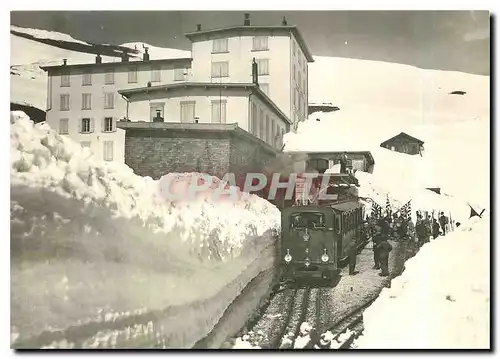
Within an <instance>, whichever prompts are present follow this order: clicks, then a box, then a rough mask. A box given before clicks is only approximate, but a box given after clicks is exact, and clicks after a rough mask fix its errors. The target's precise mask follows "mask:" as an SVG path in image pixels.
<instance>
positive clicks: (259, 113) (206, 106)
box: [119, 82, 291, 150]
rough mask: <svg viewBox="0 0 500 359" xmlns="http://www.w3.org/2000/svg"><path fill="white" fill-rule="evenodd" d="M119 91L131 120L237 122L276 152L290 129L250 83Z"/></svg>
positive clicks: (281, 115)
mask: <svg viewBox="0 0 500 359" xmlns="http://www.w3.org/2000/svg"><path fill="white" fill-rule="evenodd" d="M119 92H120V94H121V95H123V96H124V97H125V98H126V99H127V100H128V101H129V106H128V109H129V112H128V117H129V118H130V119H131V120H132V121H144V122H155V121H161V122H181V123H212V124H221V123H222V124H230V123H231V124H232V123H236V124H237V125H238V127H239V128H241V129H243V130H245V131H247V132H250V133H251V134H253V135H254V136H255V137H257V138H259V139H260V140H262V141H264V142H266V143H267V144H269V145H270V146H272V147H273V148H275V149H278V150H279V149H281V147H282V146H283V136H284V134H285V133H287V132H289V130H290V126H291V121H290V119H289V118H288V117H287V116H286V115H285V114H284V113H283V112H282V111H281V110H280V109H279V108H278V106H277V105H276V104H274V103H273V102H272V101H271V100H270V99H269V97H268V96H267V95H266V94H264V92H262V90H261V89H259V87H258V86H257V85H255V84H252V83H246V84H244V83H228V84H215V83H202V82H186V83H182V84H173V85H162V86H153V87H144V88H136V89H130V90H122V91H119ZM158 116H159V117H158Z"/></svg>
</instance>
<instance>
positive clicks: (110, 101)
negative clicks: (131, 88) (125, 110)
mask: <svg viewBox="0 0 500 359" xmlns="http://www.w3.org/2000/svg"><path fill="white" fill-rule="evenodd" d="M114 107H115V94H114V93H112V92H110V93H105V94H104V108H106V109H110V108H114Z"/></svg>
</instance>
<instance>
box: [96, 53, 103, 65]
mask: <svg viewBox="0 0 500 359" xmlns="http://www.w3.org/2000/svg"><path fill="white" fill-rule="evenodd" d="M95 63H96V64H102V57H101V55H100V54H97V56H96V57H95Z"/></svg>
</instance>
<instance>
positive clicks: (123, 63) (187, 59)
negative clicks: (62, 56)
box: [40, 57, 193, 71]
mask: <svg viewBox="0 0 500 359" xmlns="http://www.w3.org/2000/svg"><path fill="white" fill-rule="evenodd" d="M191 61H193V59H192V58H190V57H179V58H174V59H157V60H148V61H143V60H135V61H117V62H102V63H99V64H97V63H95V62H89V63H86V64H73V65H72V64H68V65H52V66H40V68H41V69H42V70H44V71H51V70H57V69H63V68H64V69H76V68H86V67H91V68H106V67H110V66H111V65H112V66H134V65H139V64H155V65H160V64H168V63H178V62H181V63H185V62H191Z"/></svg>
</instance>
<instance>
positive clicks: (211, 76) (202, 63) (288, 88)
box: [185, 20, 314, 127]
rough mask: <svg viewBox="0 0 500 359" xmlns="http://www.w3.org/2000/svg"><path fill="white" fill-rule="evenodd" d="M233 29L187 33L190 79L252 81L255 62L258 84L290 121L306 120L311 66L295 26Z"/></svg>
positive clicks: (309, 58) (241, 27)
mask: <svg viewBox="0 0 500 359" xmlns="http://www.w3.org/2000/svg"><path fill="white" fill-rule="evenodd" d="M246 23H247V25H243V26H233V27H227V28H221V29H213V30H201V27H200V26H198V31H196V32H191V33H187V34H185V35H186V37H187V38H188V39H189V40H190V41H191V42H192V50H191V52H192V58H193V62H192V70H193V72H192V80H191V81H199V82H216V83H238V82H240V83H248V82H252V60H253V59H254V58H255V60H256V62H257V63H258V65H259V66H258V72H259V79H258V82H259V86H260V87H261V89H262V90H263V91H264V93H266V94H267V95H268V96H269V97H270V98H271V99H272V100H273V102H274V103H275V104H276V105H277V106H278V107H279V108H280V109H281V110H282V111H283V113H284V114H285V115H286V116H287V117H288V118H290V119H291V120H292V123H294V127H296V125H297V124H298V122H300V121H303V120H305V119H306V118H307V115H308V113H307V104H308V63H309V62H313V61H314V60H313V57H312V55H311V53H310V52H309V50H308V48H307V46H306V44H305V42H304V40H303V38H302V35H301V34H300V32H299V31H298V29H297V27H296V26H289V25H281V26H251V25H250V24H249V20H247V21H246Z"/></svg>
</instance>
